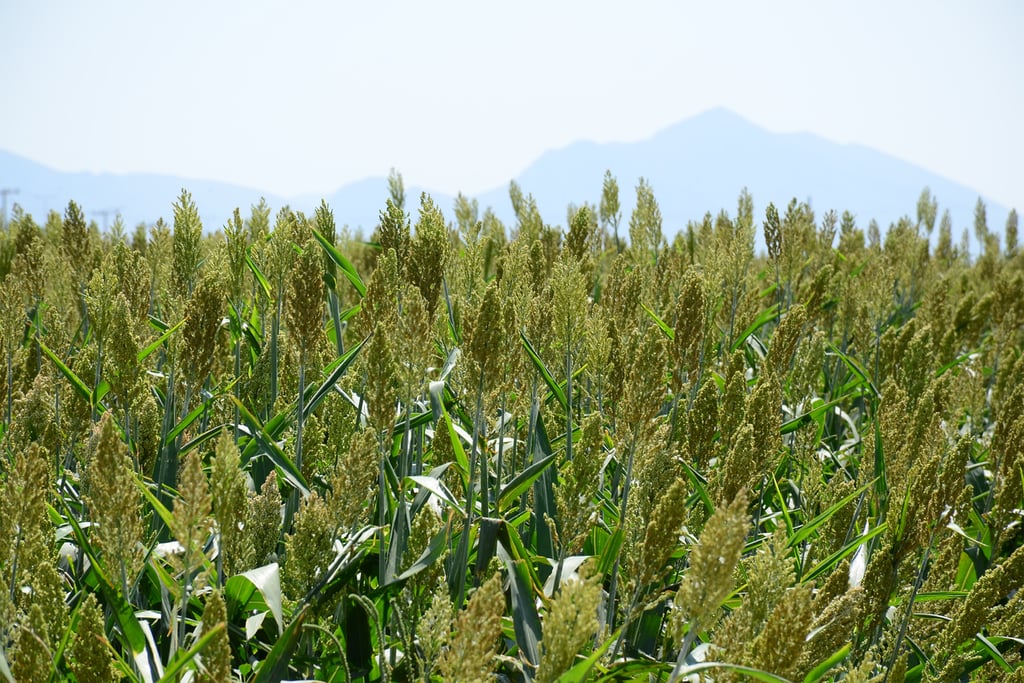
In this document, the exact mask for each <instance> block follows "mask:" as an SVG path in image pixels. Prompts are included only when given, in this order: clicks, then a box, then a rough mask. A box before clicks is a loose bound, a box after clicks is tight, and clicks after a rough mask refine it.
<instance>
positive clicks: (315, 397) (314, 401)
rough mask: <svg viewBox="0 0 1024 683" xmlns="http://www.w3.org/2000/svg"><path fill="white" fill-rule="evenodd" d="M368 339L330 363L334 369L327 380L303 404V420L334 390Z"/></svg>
mask: <svg viewBox="0 0 1024 683" xmlns="http://www.w3.org/2000/svg"><path fill="white" fill-rule="evenodd" d="M368 339H369V337H366V339H363V340H362V341H360V342H359V343H358V344H356V345H355V346H353V347H352V348H350V349H349V350H348V351H346V352H345V355H344V356H342V357H340V358H338V359H337V360H336V361H334V363H332V365H333V366H334V369H333V370H331V374H329V375H328V376H327V379H325V380H324V381H323V382H321V383H320V386H318V387H317V388H316V390H315V391H313V394H312V395H311V396H309V397H307V398H306V400H305V401H304V402H303V407H302V413H303V419H305V418H307V417H309V414H310V413H312V412H313V411H314V410H316V407H317V406H319V405H320V402H321V401H323V400H324V398H326V396H327V394H328V393H330V391H331V389H333V388H334V385H335V384H337V382H338V380H339V379H341V376H342V375H344V374H345V372H346V371H347V370H348V369H349V368H350V367H351V366H352V363H353V362H354V361H355V359H356V356H357V355H359V352H360V351H361V350H362V348H363V345H365V344H366V341H367V340H368ZM307 391H308V390H307Z"/></svg>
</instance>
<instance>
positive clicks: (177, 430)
mask: <svg viewBox="0 0 1024 683" xmlns="http://www.w3.org/2000/svg"><path fill="white" fill-rule="evenodd" d="M214 398H215V397H214V396H210V397H209V398H207V399H206V400H205V401H203V402H202V403H200V404H199V405H197V406H196V407H195V408H193V409H192V412H191V413H189V414H188V415H186V416H185V417H183V418H182V419H181V422H179V423H178V424H176V425H174V427H173V428H172V429H171V431H169V432H167V437H166V438H165V441H174V440H175V439H177V438H178V436H179V435H181V433H182V432H183V431H185V430H186V429H188V428H189V427H191V426H192V424H193V423H194V422H195V421H196V420H198V419H199V418H200V417H202V415H203V413H205V412H206V411H207V410H209V409H210V406H212V405H213V400H214Z"/></svg>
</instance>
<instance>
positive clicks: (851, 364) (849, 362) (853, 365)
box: [828, 343, 880, 397]
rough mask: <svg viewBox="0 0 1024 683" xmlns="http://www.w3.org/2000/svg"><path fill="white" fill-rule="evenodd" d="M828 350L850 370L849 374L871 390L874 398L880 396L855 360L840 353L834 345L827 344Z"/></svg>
mask: <svg viewBox="0 0 1024 683" xmlns="http://www.w3.org/2000/svg"><path fill="white" fill-rule="evenodd" d="M828 348H829V351H831V355H833V356H837V357H838V358H839V360H841V361H843V364H844V365H846V367H847V368H849V369H850V372H852V373H853V374H855V375H857V377H858V378H859V379H860V381H861V382H863V383H864V385H865V386H867V387H868V388H869V389H870V390H871V393H872V394H874V395H875V396H876V397H877V396H880V394H879V393H878V388H877V387H876V386H875V383H874V382H872V381H871V378H870V377H868V371H867V370H865V369H864V366H862V365H861V364H860V363H859V362H857V359H856V358H853V357H852V356H848V355H846V354H845V353H843V352H842V351H840V350H839V348H838V347H837V346H836V345H835V344H832V343H829V344H828Z"/></svg>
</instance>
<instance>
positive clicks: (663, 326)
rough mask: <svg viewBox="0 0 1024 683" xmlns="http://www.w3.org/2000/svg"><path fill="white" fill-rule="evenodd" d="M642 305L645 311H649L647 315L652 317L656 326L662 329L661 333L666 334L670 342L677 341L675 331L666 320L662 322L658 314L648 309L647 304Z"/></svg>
mask: <svg viewBox="0 0 1024 683" xmlns="http://www.w3.org/2000/svg"><path fill="white" fill-rule="evenodd" d="M640 305H641V306H643V309H644V310H645V311H647V315H649V316H650V317H651V320H653V321H654V324H655V325H657V326H658V327H659V328H661V331H662V332H664V333H665V336H666V337H668V339H669V341H675V338H676V333H675V330H673V329H672V328H671V327H669V326H668V323H666V322H665V321H664V320H662V319H661V318H660V317H658V314H657V313H655V312H654V311H652V310H651V309H649V308H647V304H640Z"/></svg>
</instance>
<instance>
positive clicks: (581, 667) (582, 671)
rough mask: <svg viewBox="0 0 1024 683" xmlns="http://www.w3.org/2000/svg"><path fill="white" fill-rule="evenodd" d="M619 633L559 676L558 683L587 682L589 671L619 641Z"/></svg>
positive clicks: (614, 634)
mask: <svg viewBox="0 0 1024 683" xmlns="http://www.w3.org/2000/svg"><path fill="white" fill-rule="evenodd" d="M621 631H622V629H619V630H618V631H616V632H615V633H613V634H612V635H611V637H610V638H608V639H607V640H606V641H604V642H603V643H601V646H600V647H598V648H597V649H595V650H594V651H593V652H591V653H590V656H589V657H587V658H586V659H584V660H582V661H580V662H577V663H576V664H575V666H573V667H572V668H571V669H569V670H568V671H566V672H565V673H563V674H562V675H561V676H559V677H558V683H583V682H584V681H586V680H588V679H589V676H590V672H591V670H592V669H593V668H594V667H595V666H596V665H597V663H598V662H599V661H601V658H602V657H604V655H605V653H606V652H608V648H610V647H611V646H612V645H613V644H614V643H615V642H616V641H617V640H618V639H619V633H620V632H621ZM645 680H646V679H645Z"/></svg>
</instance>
